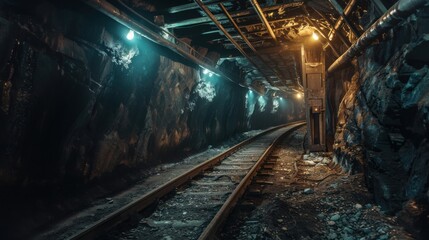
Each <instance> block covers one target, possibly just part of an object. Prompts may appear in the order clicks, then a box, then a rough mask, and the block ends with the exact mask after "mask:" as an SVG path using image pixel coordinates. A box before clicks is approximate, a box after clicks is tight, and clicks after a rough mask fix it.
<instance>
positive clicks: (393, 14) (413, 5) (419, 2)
mask: <svg viewBox="0 0 429 240" xmlns="http://www.w3.org/2000/svg"><path fill="white" fill-rule="evenodd" d="M428 4H429V0H399V1H398V2H397V3H395V5H393V6H392V7H391V8H390V9H389V10H388V11H387V12H386V13H385V14H384V15H383V16H381V17H380V18H379V19H378V20H377V21H376V22H375V23H374V24H372V25H371V27H369V28H368V30H366V32H365V33H363V34H362V36H361V37H360V38H359V39H358V40H356V42H355V43H354V44H353V45H352V46H351V47H350V48H349V49H348V50H347V51H346V52H345V53H344V54H343V55H341V57H339V58H338V59H337V60H336V61H335V62H334V63H333V64H332V65H331V66H330V67H329V69H328V73H332V72H334V71H335V70H338V69H340V67H342V66H343V65H345V64H346V63H349V62H350V61H351V60H352V59H353V58H354V57H356V56H359V55H360V54H361V52H362V51H363V50H365V48H366V47H368V46H369V45H370V44H371V43H372V41H374V40H375V39H377V38H378V37H379V36H380V35H381V34H383V33H385V32H387V31H389V30H390V29H392V28H393V27H395V26H396V25H397V24H398V23H400V22H401V21H403V20H405V19H406V18H407V17H409V16H410V15H411V14H413V13H414V12H415V11H416V10H417V9H419V8H421V7H423V6H427V5H428Z"/></svg>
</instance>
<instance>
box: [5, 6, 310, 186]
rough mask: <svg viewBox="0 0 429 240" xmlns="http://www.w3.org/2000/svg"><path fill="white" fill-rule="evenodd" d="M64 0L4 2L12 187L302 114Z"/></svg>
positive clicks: (71, 180)
mask: <svg viewBox="0 0 429 240" xmlns="http://www.w3.org/2000/svg"><path fill="white" fill-rule="evenodd" d="M21 2H22V3H23V4H20V3H21ZM53 2H54V1H49V2H47V1H36V2H34V3H33V4H27V2H26V1H19V2H14V3H13V4H16V6H13V7H9V5H7V6H8V7H4V8H1V10H0V159H1V161H0V186H2V187H11V188H14V189H17V188H16V187H26V188H33V187H43V188H44V187H51V186H65V187H67V186H69V187H76V186H81V185H82V184H86V183H88V182H91V181H92V180H94V179H97V178H100V177H103V176H107V175H108V174H110V173H112V172H114V171H118V169H119V170H120V169H124V168H133V167H145V166H149V165H154V164H158V163H160V162H163V161H168V159H169V158H170V157H178V156H179V155H181V154H187V153H189V152H192V151H194V152H195V151H198V150H200V149H202V148H204V147H207V146H209V145H211V144H216V143H218V142H220V141H222V140H224V139H226V138H227V137H230V136H232V135H234V134H237V133H239V132H243V131H247V130H249V129H255V128H267V127H270V126H273V125H277V124H281V123H286V122H288V121H293V120H296V119H298V118H299V117H298V115H299V114H301V110H300V105H298V104H297V103H295V102H293V100H284V101H285V102H282V103H280V104H279V106H276V107H275V106H273V101H274V99H272V98H270V97H269V96H262V97H260V96H259V95H257V94H256V93H252V92H250V91H249V90H248V89H247V88H242V87H239V86H238V85H237V84H235V83H232V82H229V81H227V80H225V79H221V78H220V77H219V76H216V75H213V76H211V77H210V76H208V75H205V74H203V73H202V70H201V69H200V67H198V66H195V65H194V64H192V63H190V62H188V61H187V60H185V59H183V58H182V57H180V56H178V55H176V54H173V53H172V52H171V51H169V50H167V49H165V48H163V47H160V46H157V45H155V44H154V43H152V42H150V41H148V40H146V39H144V38H142V37H136V38H135V39H134V40H132V41H128V40H126V39H125V36H126V34H127V32H128V29H126V28H125V27H123V26H122V25H119V24H118V23H116V22H114V21H113V20H111V19H109V18H107V17H105V16H104V15H102V14H101V13H99V12H96V11H95V10H93V9H91V8H89V7H87V6H86V5H84V4H73V3H72V1H69V2H67V1H66V2H61V3H58V4H57V3H53ZM2 3H7V4H11V1H1V2H0V4H2ZM36 3H37V4H36ZM22 6H26V7H23V8H22ZM201 52H205V53H206V55H207V56H218V55H219V54H217V53H214V52H211V51H210V50H208V51H207V49H206V51H201ZM233 80H234V81H237V82H240V81H242V80H241V79H233ZM300 117H301V118H302V117H303V116H302V114H301V116H300ZM154 159H157V160H156V161H158V162H155V160H154Z"/></svg>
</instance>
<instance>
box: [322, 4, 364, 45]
mask: <svg viewBox="0 0 429 240" xmlns="http://www.w3.org/2000/svg"><path fill="white" fill-rule="evenodd" d="M352 1H353V0H352ZM329 2H330V3H331V5H332V6H333V7H334V9H335V10H336V11H337V12H338V13H339V14H340V18H342V19H343V21H344V22H345V23H346V24H347V26H348V27H349V28H350V31H351V32H352V33H353V35H354V36H355V37H356V38H358V37H359V31H358V30H357V29H356V27H355V26H354V25H353V24H352V23H351V22H350V21H349V20H348V19H347V16H346V13H345V10H343V8H342V7H341V5H340V4H339V3H338V2H337V0H329Z"/></svg>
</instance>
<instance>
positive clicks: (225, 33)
mask: <svg viewBox="0 0 429 240" xmlns="http://www.w3.org/2000/svg"><path fill="white" fill-rule="evenodd" d="M194 1H195V3H196V4H198V6H199V7H200V8H201V10H203V11H204V13H205V14H206V15H207V16H208V17H209V18H210V19H211V20H212V21H213V23H214V24H215V25H216V27H218V28H219V30H221V31H222V32H223V34H224V35H225V37H227V38H228V40H229V41H230V42H231V43H232V44H233V45H234V46H235V48H237V50H238V51H239V52H240V53H241V54H242V55H243V56H244V57H245V58H247V60H248V61H249V62H250V63H251V64H252V65H254V66H255V68H257V69H258V65H257V64H256V63H255V62H254V61H253V60H252V58H250V56H249V55H247V53H246V52H245V51H244V50H243V48H242V47H241V46H240V44H239V43H237V41H235V40H234V38H233V37H232V36H231V34H229V33H228V32H227V31H226V29H225V28H224V27H223V26H222V24H221V23H220V22H219V21H218V20H217V19H216V17H215V15H213V13H212V12H211V11H210V9H208V8H207V6H205V5H204V4H203V3H202V2H201V0H194ZM260 72H261V74H262V75H263V76H264V78H265V79H266V80H267V82H268V83H270V84H271V81H270V78H269V77H268V76H265V75H264V74H263V73H262V71H260Z"/></svg>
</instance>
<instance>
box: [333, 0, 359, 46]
mask: <svg viewBox="0 0 429 240" xmlns="http://www.w3.org/2000/svg"><path fill="white" fill-rule="evenodd" d="M356 3H357V0H351V1H350V2H348V3H347V6H346V8H345V9H344V14H343V15H341V16H340V17H339V18H338V20H337V22H336V23H335V25H334V28H333V29H332V30H331V32H330V33H329V34H328V37H329V39H330V40H332V39H334V36H335V34H336V33H337V32H338V29H340V27H341V25H343V23H344V22H345V21H347V20H346V17H348V16H349V15H350V13H351V12H352V10H353V8H354V7H355V6H356ZM347 25H348V24H347ZM349 27H350V26H349ZM350 29H352V28H350ZM352 32H353V31H352ZM353 33H354V34H356V33H355V32H353ZM355 36H357V35H355Z"/></svg>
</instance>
